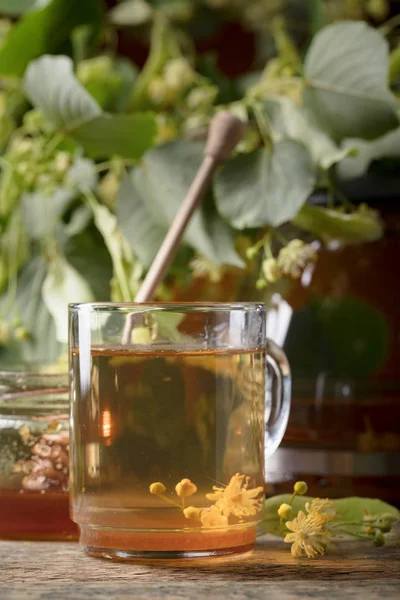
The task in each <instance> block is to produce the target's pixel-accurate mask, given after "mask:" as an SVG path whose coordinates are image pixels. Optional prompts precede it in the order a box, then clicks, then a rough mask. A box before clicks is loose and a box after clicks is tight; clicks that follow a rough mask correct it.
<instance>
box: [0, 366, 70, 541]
mask: <svg viewBox="0 0 400 600" xmlns="http://www.w3.org/2000/svg"><path fill="white" fill-rule="evenodd" d="M68 430H69V390H68V373H67V370H66V369H65V372H64V373H62V372H54V365H43V364H40V365H39V364H32V363H30V364H23V365H17V366H15V367H7V370H3V371H0V539H23V540H65V539H76V537H77V528H76V525H75V524H74V523H73V522H72V521H71V520H70V518H69V495H68V483H69V482H68V480H69V464H68V463H69V457H68V450H69V446H68V444H69V431H68Z"/></svg>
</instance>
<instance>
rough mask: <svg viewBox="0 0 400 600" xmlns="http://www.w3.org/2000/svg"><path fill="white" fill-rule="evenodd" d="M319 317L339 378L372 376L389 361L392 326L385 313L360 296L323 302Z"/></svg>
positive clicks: (336, 374)
mask: <svg viewBox="0 0 400 600" xmlns="http://www.w3.org/2000/svg"><path fill="white" fill-rule="evenodd" d="M319 318H320V323H321V327H322V331H323V333H324V337H325V339H326V343H327V345H328V347H329V349H330V353H331V356H332V357H333V359H334V363H335V376H337V377H352V378H354V377H369V376H371V375H372V373H374V372H376V371H377V370H378V369H379V367H380V366H381V365H382V364H383V363H384V362H385V359H386V357H387V355H388V352H389V342H390V329H389V323H388V320H387V318H386V316H385V314H384V313H383V312H382V311H381V310H379V309H378V308H375V307H374V306H373V305H371V304H369V303H367V302H364V301H362V300H359V299H357V298H351V297H350V298H346V297H344V298H342V299H340V300H331V299H327V300H325V301H323V302H321V305H320V307H319Z"/></svg>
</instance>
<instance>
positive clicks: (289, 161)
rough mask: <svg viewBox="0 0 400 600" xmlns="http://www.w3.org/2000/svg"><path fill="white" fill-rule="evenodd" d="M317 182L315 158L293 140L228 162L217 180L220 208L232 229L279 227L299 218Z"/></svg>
mask: <svg viewBox="0 0 400 600" xmlns="http://www.w3.org/2000/svg"><path fill="white" fill-rule="evenodd" d="M314 183H315V175H314V169H313V164H312V158H311V156H310V154H309V152H308V151H307V149H306V148H305V147H304V146H303V145H302V144H300V143H299V142H296V141H294V140H282V141H280V142H278V143H277V144H275V145H274V147H273V150H272V153H271V152H270V151H269V150H266V149H261V150H256V151H255V152H252V153H250V154H243V155H240V156H237V157H236V158H234V159H233V160H231V161H229V162H228V163H227V165H226V166H225V167H224V168H223V169H222V171H221V172H220V173H219V175H218V177H217V178H216V181H215V185H214V192H215V198H216V204H217V208H218V210H219V212H220V214H221V215H222V216H223V217H225V218H226V219H227V220H228V221H229V222H230V223H231V225H232V226H233V227H235V228H237V229H245V228H252V227H262V226H264V225H272V226H274V227H277V226H279V225H282V223H285V222H286V221H289V220H290V219H292V218H293V217H295V216H296V214H297V213H298V211H299V209H300V207H301V206H302V205H303V204H304V203H305V202H306V200H307V198H308V196H309V195H310V194H311V192H312V190H313V187H314Z"/></svg>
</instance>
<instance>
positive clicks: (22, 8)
mask: <svg viewBox="0 0 400 600" xmlns="http://www.w3.org/2000/svg"><path fill="white" fill-rule="evenodd" d="M35 4H36V5H37V4H38V2H37V0H0V14H2V15H21V14H23V13H25V12H26V11H28V10H31V9H32V8H34V7H35Z"/></svg>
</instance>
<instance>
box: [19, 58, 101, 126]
mask: <svg viewBox="0 0 400 600" xmlns="http://www.w3.org/2000/svg"><path fill="white" fill-rule="evenodd" d="M24 88H25V92H26V94H27V96H28V98H29V100H30V101H31V102H32V104H33V105H34V106H35V107H36V108H39V109H40V110H41V111H42V112H43V114H44V115H45V117H46V118H47V119H48V120H49V121H50V122H51V123H52V124H53V125H54V126H55V127H57V128H59V129H62V130H65V129H67V130H71V129H72V130H73V129H74V128H75V127H79V125H80V124H82V123H85V122H90V121H92V119H94V118H95V117H98V116H99V115H101V114H102V110H101V108H100V106H99V105H98V104H97V102H96V101H95V100H94V99H93V98H92V96H91V95H90V94H89V93H88V92H87V91H86V90H85V88H84V87H83V85H81V84H80V83H79V81H78V80H77V79H76V77H75V75H74V73H73V63H72V60H71V59H70V58H69V57H67V56H48V55H45V56H42V57H41V58H39V59H38V60H35V61H33V62H32V63H31V64H30V65H29V67H28V69H27V71H26V74H25V77H24Z"/></svg>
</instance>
